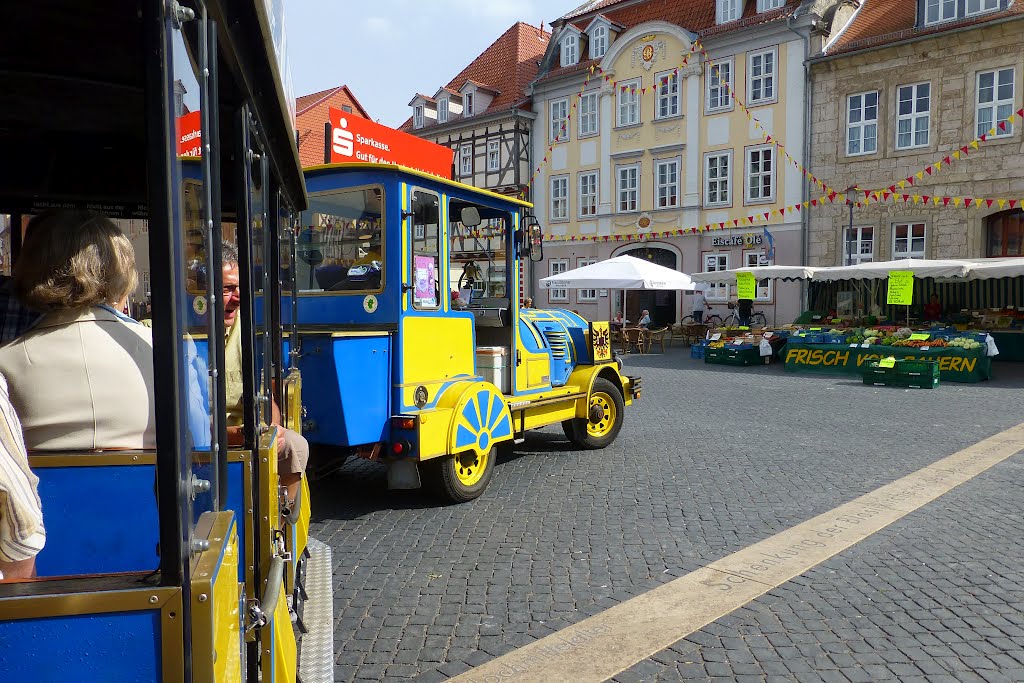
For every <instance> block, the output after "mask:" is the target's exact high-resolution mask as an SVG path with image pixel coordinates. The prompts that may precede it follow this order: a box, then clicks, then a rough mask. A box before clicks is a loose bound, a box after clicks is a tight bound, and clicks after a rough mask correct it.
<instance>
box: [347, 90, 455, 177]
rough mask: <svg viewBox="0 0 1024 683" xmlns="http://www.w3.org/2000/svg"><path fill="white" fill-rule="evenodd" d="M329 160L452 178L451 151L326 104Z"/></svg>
mask: <svg viewBox="0 0 1024 683" xmlns="http://www.w3.org/2000/svg"><path fill="white" fill-rule="evenodd" d="M329 114H330V117H331V163H332V164H337V163H343V162H346V161H347V162H369V163H373V164H399V165H401V166H407V167H408V168H414V169H416V170H417V171H424V172H426V173H431V174H433V175H436V176H441V177H442V178H448V179H450V178H451V177H452V157H453V154H454V152H453V151H452V150H451V149H450V148H448V147H444V146H442V145H437V144H434V143H433V142H429V141H427V140H424V139H422V138H418V137H416V136H415V135H409V134H408V133H403V132H402V131H399V130H395V129H394V128H388V127H387V126H382V125H381V124H379V123H375V122H373V121H371V120H369V119H364V118H362V117H359V116H352V115H351V114H348V113H347V112H343V111H342V110H340V109H336V108H334V107H330V109H329Z"/></svg>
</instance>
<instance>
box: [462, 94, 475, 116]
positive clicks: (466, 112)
mask: <svg viewBox="0 0 1024 683" xmlns="http://www.w3.org/2000/svg"><path fill="white" fill-rule="evenodd" d="M462 115H463V116H472V115H473V93H471V92H468V93H466V94H465V95H463V96H462Z"/></svg>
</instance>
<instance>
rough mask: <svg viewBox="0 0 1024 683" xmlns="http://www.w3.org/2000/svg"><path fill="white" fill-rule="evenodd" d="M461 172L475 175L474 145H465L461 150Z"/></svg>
mask: <svg viewBox="0 0 1024 683" xmlns="http://www.w3.org/2000/svg"><path fill="white" fill-rule="evenodd" d="M459 173H460V174H461V175H464V176H466V175H473V145H463V146H462V149H461V150H460V151H459Z"/></svg>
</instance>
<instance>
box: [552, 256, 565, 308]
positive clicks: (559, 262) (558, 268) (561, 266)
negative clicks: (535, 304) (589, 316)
mask: <svg viewBox="0 0 1024 683" xmlns="http://www.w3.org/2000/svg"><path fill="white" fill-rule="evenodd" d="M567 270H569V259H552V260H551V261H548V275H560V274H562V273H564V272H565V271H567ZM568 301H569V290H568V289H549V290H548V303H568Z"/></svg>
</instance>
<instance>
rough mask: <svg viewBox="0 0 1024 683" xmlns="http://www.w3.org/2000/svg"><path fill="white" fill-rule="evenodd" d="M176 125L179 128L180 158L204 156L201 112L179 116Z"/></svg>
mask: <svg viewBox="0 0 1024 683" xmlns="http://www.w3.org/2000/svg"><path fill="white" fill-rule="evenodd" d="M175 123H177V127H178V156H179V157H201V156H203V123H202V119H201V118H200V116H199V112H198V111H190V112H189V113H187V114H185V115H184V116H179V117H178V119H177V121H176V122H175Z"/></svg>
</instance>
